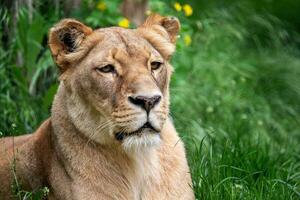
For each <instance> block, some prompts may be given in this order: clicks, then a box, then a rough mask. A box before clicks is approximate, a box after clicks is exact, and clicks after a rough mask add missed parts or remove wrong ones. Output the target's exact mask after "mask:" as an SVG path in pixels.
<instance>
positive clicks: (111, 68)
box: [96, 65, 116, 73]
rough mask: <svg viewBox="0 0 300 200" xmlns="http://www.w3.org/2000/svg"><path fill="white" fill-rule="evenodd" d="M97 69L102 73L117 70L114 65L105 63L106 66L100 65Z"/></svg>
mask: <svg viewBox="0 0 300 200" xmlns="http://www.w3.org/2000/svg"><path fill="white" fill-rule="evenodd" d="M96 69H97V70H98V71H100V72H102V73H113V72H115V71H116V70H115V67H114V66H113V65H105V66H104V67H99V68H96Z"/></svg>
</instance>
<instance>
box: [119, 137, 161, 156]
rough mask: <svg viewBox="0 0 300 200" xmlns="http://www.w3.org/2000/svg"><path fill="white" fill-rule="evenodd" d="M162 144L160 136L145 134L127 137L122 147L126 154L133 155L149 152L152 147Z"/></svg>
mask: <svg viewBox="0 0 300 200" xmlns="http://www.w3.org/2000/svg"><path fill="white" fill-rule="evenodd" d="M160 142H161V138H160V135H159V134H153V133H143V134H141V135H140V136H138V135H131V136H127V137H125V138H124V140H123V141H122V147H123V149H124V150H125V152H126V153H128V154H132V153H139V152H144V151H147V150H149V149H151V148H152V147H156V146H158V145H159V144H160Z"/></svg>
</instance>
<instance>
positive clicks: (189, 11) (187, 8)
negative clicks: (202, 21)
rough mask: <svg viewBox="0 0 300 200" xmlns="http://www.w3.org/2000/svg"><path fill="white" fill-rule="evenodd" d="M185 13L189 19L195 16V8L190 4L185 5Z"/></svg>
mask: <svg viewBox="0 0 300 200" xmlns="http://www.w3.org/2000/svg"><path fill="white" fill-rule="evenodd" d="M183 11H184V14H185V16H187V17H189V16H191V15H192V14H193V8H192V7H191V6H190V5H189V4H184V5H183Z"/></svg>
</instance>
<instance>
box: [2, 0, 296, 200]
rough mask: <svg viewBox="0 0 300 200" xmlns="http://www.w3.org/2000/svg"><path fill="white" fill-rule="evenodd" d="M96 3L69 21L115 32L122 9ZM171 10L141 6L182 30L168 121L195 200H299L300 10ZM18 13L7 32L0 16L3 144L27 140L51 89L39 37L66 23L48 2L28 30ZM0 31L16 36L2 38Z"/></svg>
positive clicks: (291, 4) (280, 2)
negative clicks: (183, 151)
mask: <svg viewBox="0 0 300 200" xmlns="http://www.w3.org/2000/svg"><path fill="white" fill-rule="evenodd" d="M102 3H105V6H106V7H105V9H103V7H102V8H101V9H99V2H98V1H92V0H84V1H82V5H81V6H80V9H77V10H73V11H72V12H71V13H69V14H68V17H69V16H71V17H75V18H77V19H79V20H81V21H83V22H85V23H86V24H88V25H90V26H92V27H94V28H96V27H97V28H98V27H106V26H116V25H118V23H119V22H120V20H122V19H123V16H121V14H120V11H119V5H120V3H121V1H120V0H118V1H108V0H103V1H102ZM175 3H176V2H175V1H162V0H151V1H150V2H149V4H150V8H151V12H158V13H161V14H162V15H175V16H177V17H178V18H179V19H180V21H181V24H182V30H181V33H180V36H181V37H180V38H179V40H178V44H177V52H176V53H175V55H174V56H173V59H172V64H173V66H174V68H175V72H174V75H173V78H172V86H171V97H172V98H171V99H172V102H171V116H172V117H173V119H174V121H175V125H176V127H177V130H178V132H179V133H180V135H181V136H182V138H183V140H184V141H185V143H186V148H187V155H188V159H189V163H190V166H191V173H192V177H193V186H194V190H195V194H196V197H197V199H251V200H252V199H263V200H265V199H272V200H273V199H300V156H299V155H300V148H299V145H300V104H299V102H300V57H299V55H300V54H299V48H300V45H299V44H300V36H299V31H300V24H299V23H300V15H299V14H298V11H299V10H300V2H297V1H292V0H288V1H284V0H277V1H272V0H262V1H258V0H254V1H251V0H244V1H237V0H233V1H229V0H223V1H221V0H220V1H217V0H213V1H203V0H194V1H185V0H181V1H177V3H179V5H180V6H181V10H180V9H178V8H177V10H176V9H175V8H174V4H175ZM185 4H188V5H190V6H191V8H192V9H193V14H192V15H191V16H186V13H185V10H184V9H183V7H184V5H185ZM51 10H52V11H53V12H52V11H51ZM179 10H180V11H179ZM18 13H19V19H18V21H17V23H16V24H15V25H14V21H13V16H12V15H11V13H10V12H9V11H8V10H6V9H4V8H1V9H0V20H1V24H2V26H1V29H0V38H1V43H0V44H1V47H0V81H1V83H0V111H1V112H0V134H2V135H3V136H6V135H18V134H22V133H27V132H32V131H34V130H35V129H36V128H37V126H38V125H39V124H40V123H41V121H42V120H44V119H46V118H47V117H48V116H49V109H50V107H51V102H52V99H53V95H54V94H55V91H56V88H57V85H58V81H57V72H56V67H55V66H54V64H53V61H52V59H51V56H50V52H49V50H48V49H47V31H48V29H49V28H50V27H51V26H52V25H53V24H54V23H56V22H57V21H58V20H59V19H61V18H63V17H65V16H66V13H64V12H63V9H61V8H60V7H59V8H57V7H54V5H53V4H51V2H50V1H46V0H45V1H39V3H36V5H35V7H34V11H33V13H32V15H33V16H32V19H31V21H30V20H29V19H28V10H26V9H25V8H20V9H19V10H18ZM5 25H8V27H14V26H15V29H12V30H15V31H14V32H13V31H12V32H10V34H11V35H10V37H8V38H7V35H5V32H6V31H7V30H5ZM130 26H131V27H133V25H132V24H131V25H130Z"/></svg>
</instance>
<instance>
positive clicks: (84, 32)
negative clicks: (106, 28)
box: [49, 19, 93, 72]
mask: <svg viewBox="0 0 300 200" xmlns="http://www.w3.org/2000/svg"><path fill="white" fill-rule="evenodd" d="M92 32H93V30H92V29H91V28H90V27H88V26H86V25H84V24H82V23H81V22H79V21H76V20H74V19H63V20H61V21H60V22H59V23H57V24H56V25H55V26H54V27H52V28H51V29H50V32H49V47H50V50H51V53H52V56H53V59H54V61H55V62H56V64H57V65H58V67H59V68H60V70H61V72H64V71H65V70H66V68H67V67H68V64H69V63H67V62H65V59H64V58H65V57H66V56H67V55H68V54H71V53H74V52H76V50H77V49H78V48H79V47H80V45H81V43H82V42H83V41H84V39H85V38H86V36H88V35H90V34H91V33H92Z"/></svg>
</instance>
